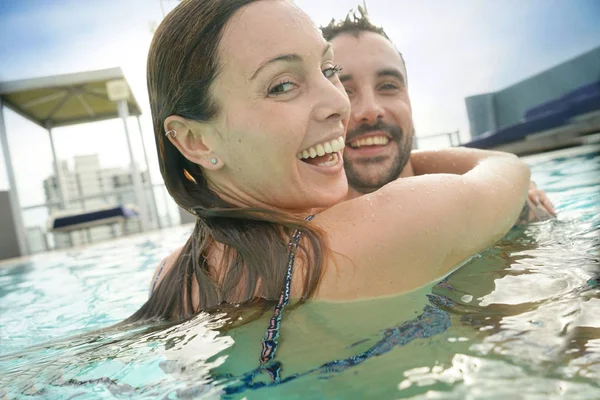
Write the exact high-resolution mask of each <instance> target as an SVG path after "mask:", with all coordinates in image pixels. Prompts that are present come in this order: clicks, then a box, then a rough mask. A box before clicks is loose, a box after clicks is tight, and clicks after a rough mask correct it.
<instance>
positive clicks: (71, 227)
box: [48, 205, 140, 236]
mask: <svg viewBox="0 0 600 400" xmlns="http://www.w3.org/2000/svg"><path fill="white" fill-rule="evenodd" d="M139 214H140V213H139V210H138V209H137V208H136V207H135V206H133V205H119V206H116V207H111V208H102V209H96V210H90V211H82V212H78V213H74V214H68V215H58V216H51V217H50V220H49V221H48V225H49V228H50V231H52V232H62V233H67V234H70V233H71V232H74V231H78V230H82V229H90V228H94V227H97V226H106V225H114V224H120V225H121V227H122V232H123V233H125V221H126V220H127V219H130V218H137V217H139ZM113 232H114V231H113ZM69 236H70V235H69ZM114 236H116V235H114Z"/></svg>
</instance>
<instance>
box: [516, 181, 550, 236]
mask: <svg viewBox="0 0 600 400" xmlns="http://www.w3.org/2000/svg"><path fill="white" fill-rule="evenodd" d="M553 217H556V211H554V206H553V205H552V202H551V201H550V199H549V198H548V196H547V195H546V193H545V192H544V191H543V190H541V189H538V187H537V186H536V184H535V182H533V181H531V182H529V192H528V198H527V201H526V202H525V206H523V210H522V211H521V215H519V218H518V219H517V222H515V225H521V224H528V223H530V222H540V221H546V220H548V219H550V218H553Z"/></svg>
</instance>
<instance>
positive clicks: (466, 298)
mask: <svg viewBox="0 0 600 400" xmlns="http://www.w3.org/2000/svg"><path fill="white" fill-rule="evenodd" d="M460 300H461V301H462V302H463V303H470V302H472V301H473V296H471V295H470V294H465V295H464V296H463V297H461V298H460Z"/></svg>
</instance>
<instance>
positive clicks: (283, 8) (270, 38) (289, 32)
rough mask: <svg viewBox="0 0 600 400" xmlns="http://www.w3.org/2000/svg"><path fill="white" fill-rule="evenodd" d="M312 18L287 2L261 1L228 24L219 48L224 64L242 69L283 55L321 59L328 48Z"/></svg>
mask: <svg viewBox="0 0 600 400" xmlns="http://www.w3.org/2000/svg"><path fill="white" fill-rule="evenodd" d="M325 43H326V42H325V40H324V39H323V37H322V35H321V33H320V31H319V30H318V29H317V27H316V26H315V24H314V23H313V22H312V21H311V19H310V18H309V17H308V16H307V15H306V14H305V13H304V12H303V11H302V10H300V9H299V8H298V7H296V6H295V5H293V4H292V3H290V2H288V1H259V2H256V3H252V4H249V5H248V6H245V7H244V8H242V9H240V10H239V11H238V12H237V13H236V14H235V15H234V16H233V17H232V18H231V19H230V21H229V22H228V24H227V26H226V27H225V29H224V31H223V36H222V39H221V43H220V46H219V53H220V58H221V62H222V63H223V64H224V65H235V66H236V67H239V68H241V69H243V70H252V69H255V68H257V67H258V66H259V65H260V64H261V63H262V62H264V60H267V59H270V58H272V57H277V56H280V55H282V54H299V55H301V56H306V57H309V56H311V55H312V54H313V53H314V54H317V55H318V56H320V55H321V53H322V48H323V47H324V45H325Z"/></svg>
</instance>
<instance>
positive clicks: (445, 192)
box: [314, 149, 530, 299]
mask: <svg viewBox="0 0 600 400" xmlns="http://www.w3.org/2000/svg"><path fill="white" fill-rule="evenodd" d="M442 153H443V154H442ZM439 155H441V156H442V157H439V158H438V163H435V162H433V163H431V164H430V165H433V168H435V166H436V165H441V163H442V162H444V163H445V162H449V163H450V165H453V168H454V169H453V170H452V171H451V174H448V173H445V174H442V173H439V174H432V175H425V176H418V177H411V178H401V179H398V180H396V181H394V182H392V183H390V184H388V185H385V186H384V187H382V188H381V189H380V190H378V191H376V192H374V193H372V194H369V195H364V196H361V197H359V198H356V199H354V200H350V201H347V202H344V203H340V204H338V205H336V206H334V207H332V208H330V209H328V210H326V211H324V212H323V213H321V214H320V215H319V216H317V218H315V220H314V222H315V223H316V224H318V225H320V226H321V227H322V228H324V229H325V230H326V231H327V233H328V237H329V245H330V247H331V249H332V250H333V251H334V253H335V254H336V255H335V257H334V261H335V263H334V264H335V266H329V267H328V268H327V269H326V271H325V273H324V276H323V279H322V282H321V285H320V287H319V289H318V292H317V297H321V298H328V299H353V298H357V297H366V296H381V295H391V294H394V293H397V292H401V291H406V290H411V289H414V288H416V287H419V286H422V285H424V284H426V283H428V282H431V281H432V280H434V279H437V278H440V277H441V276H443V275H445V274H447V273H448V272H449V271H450V270H452V269H453V268H455V267H456V266H457V264H459V263H460V262H462V261H464V260H465V259H467V258H468V257H470V256H472V255H474V254H476V253H478V252H480V251H482V250H483V249H485V248H486V247H488V246H490V245H491V244H493V243H494V242H495V241H496V240H498V239H499V238H501V237H502V236H503V235H504V234H506V232H508V230H509V229H510V228H511V226H512V225H513V223H514V221H515V220H516V219H517V217H518V215H519V212H520V211H521V209H522V208H523V204H524V202H525V199H526V197H527V189H528V185H529V176H530V173H529V168H528V167H527V166H526V165H525V164H524V163H522V162H521V161H519V159H518V158H517V157H515V156H514V155H511V154H506V153H500V152H490V151H484V150H474V149H453V150H452V151H449V152H440V154H439ZM450 157H451V158H452V161H450ZM418 162H419V161H418ZM418 162H417V164H418ZM423 162H427V160H425V159H424V160H423Z"/></svg>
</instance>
